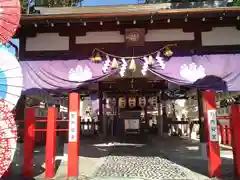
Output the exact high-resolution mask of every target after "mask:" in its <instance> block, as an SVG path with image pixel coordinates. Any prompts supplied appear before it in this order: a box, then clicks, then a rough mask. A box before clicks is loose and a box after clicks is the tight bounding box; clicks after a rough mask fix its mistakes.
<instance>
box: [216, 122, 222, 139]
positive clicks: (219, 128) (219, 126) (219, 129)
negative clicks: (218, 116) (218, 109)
mask: <svg viewBox="0 0 240 180" xmlns="http://www.w3.org/2000/svg"><path fill="white" fill-rule="evenodd" d="M217 128H218V132H221V125H218V126H217ZM219 136H220V137H221V138H220V140H219V143H222V134H221V133H220V135H219Z"/></svg>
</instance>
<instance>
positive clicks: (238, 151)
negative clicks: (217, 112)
mask: <svg viewBox="0 0 240 180" xmlns="http://www.w3.org/2000/svg"><path fill="white" fill-rule="evenodd" d="M231 112H232V118H231V120H230V124H231V129H232V147H233V148H232V149H233V157H234V170H235V175H236V178H237V179H239V178H240V143H239V136H240V121H239V120H240V107H239V105H237V104H234V105H232V107H231Z"/></svg>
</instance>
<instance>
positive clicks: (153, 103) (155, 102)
mask: <svg viewBox="0 0 240 180" xmlns="http://www.w3.org/2000/svg"><path fill="white" fill-rule="evenodd" d="M151 104H152V106H154V107H156V106H157V96H153V97H152V98H151Z"/></svg>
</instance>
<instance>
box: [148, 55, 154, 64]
mask: <svg viewBox="0 0 240 180" xmlns="http://www.w3.org/2000/svg"><path fill="white" fill-rule="evenodd" d="M153 63H154V60H153V57H152V55H150V56H148V65H149V66H151V65H153Z"/></svg>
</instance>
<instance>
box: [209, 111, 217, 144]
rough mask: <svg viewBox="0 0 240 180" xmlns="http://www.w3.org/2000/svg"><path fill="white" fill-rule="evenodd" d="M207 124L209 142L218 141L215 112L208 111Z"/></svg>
mask: <svg viewBox="0 0 240 180" xmlns="http://www.w3.org/2000/svg"><path fill="white" fill-rule="evenodd" d="M208 124H209V136H210V141H213V142H216V141H218V129H217V118H216V110H208Z"/></svg>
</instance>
